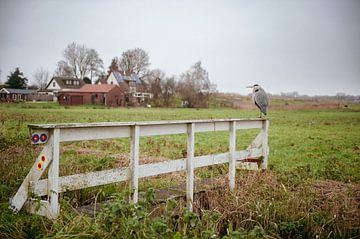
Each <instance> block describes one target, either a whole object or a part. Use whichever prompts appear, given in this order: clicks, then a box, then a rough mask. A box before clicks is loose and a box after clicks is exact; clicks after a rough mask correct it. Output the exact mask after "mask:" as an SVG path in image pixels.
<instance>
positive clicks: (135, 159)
mask: <svg viewBox="0 0 360 239" xmlns="http://www.w3.org/2000/svg"><path fill="white" fill-rule="evenodd" d="M139 141H140V126H137V125H136V126H132V127H131V148H130V175H131V176H130V190H131V192H132V193H131V194H132V202H133V203H137V202H138V190H139Z"/></svg>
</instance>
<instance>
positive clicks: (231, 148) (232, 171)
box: [229, 121, 236, 192]
mask: <svg viewBox="0 0 360 239" xmlns="http://www.w3.org/2000/svg"><path fill="white" fill-rule="evenodd" d="M235 148H236V122H235V121H233V122H231V123H230V134H229V187H230V191H231V192H234V191H235V172H236V168H235V150H236V149H235Z"/></svg>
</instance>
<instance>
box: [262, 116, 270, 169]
mask: <svg viewBox="0 0 360 239" xmlns="http://www.w3.org/2000/svg"><path fill="white" fill-rule="evenodd" d="M262 130H263V138H262V156H263V161H262V163H261V169H263V170H265V169H267V165H268V157H269V152H268V131H269V120H267V119H266V120H264V121H263V122H262Z"/></svg>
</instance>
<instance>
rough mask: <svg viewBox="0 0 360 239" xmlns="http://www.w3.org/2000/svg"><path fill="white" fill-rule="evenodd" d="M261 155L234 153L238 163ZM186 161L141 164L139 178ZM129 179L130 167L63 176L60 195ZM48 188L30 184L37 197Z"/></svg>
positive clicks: (209, 159)
mask: <svg viewBox="0 0 360 239" xmlns="http://www.w3.org/2000/svg"><path fill="white" fill-rule="evenodd" d="M261 155H262V151H261V150H260V149H252V150H251V151H248V150H242V151H236V152H234V158H235V159H236V161H241V160H245V159H247V158H256V157H260V156H261ZM186 160H187V159H186V158H185V159H176V160H168V161H163V162H159V163H152V164H141V165H139V178H145V177H151V176H156V175H161V174H166V173H172V172H178V171H183V170H186ZM227 162H229V153H221V154H214V155H204V156H197V157H194V168H201V167H207V166H211V165H217V164H224V163H227ZM129 178H130V173H129V168H128V167H124V168H116V169H109V170H103V171H98V172H89V173H81V174H74V175H69V176H63V177H60V178H59V193H62V192H68V191H73V190H79V189H83V188H88V187H95V186H101V185H105V184H110V183H117V182H124V181H127V180H129ZM47 186H48V180H47V179H43V180H39V181H35V182H30V191H31V192H32V193H34V194H35V195H37V196H45V195H47V194H48V193H47V192H48V190H47Z"/></svg>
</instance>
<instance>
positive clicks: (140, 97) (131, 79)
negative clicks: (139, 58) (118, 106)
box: [99, 71, 152, 106]
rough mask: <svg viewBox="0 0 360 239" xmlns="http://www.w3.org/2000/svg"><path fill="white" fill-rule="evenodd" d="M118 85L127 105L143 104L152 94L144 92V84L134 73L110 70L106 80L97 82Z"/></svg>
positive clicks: (147, 101)
mask: <svg viewBox="0 0 360 239" xmlns="http://www.w3.org/2000/svg"><path fill="white" fill-rule="evenodd" d="M104 83H105V84H109V85H118V86H119V87H120V88H121V89H122V90H123V91H124V92H125V103H126V105H129V106H141V105H142V106H144V105H147V104H148V103H149V100H150V99H151V98H152V94H151V93H148V92H146V89H145V88H146V87H145V85H144V84H143V83H142V82H141V80H140V79H139V77H138V76H137V75H136V74H135V73H131V72H124V71H121V72H120V71H112V72H111V73H110V74H109V76H108V78H107V79H106V81H104V82H99V84H104Z"/></svg>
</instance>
